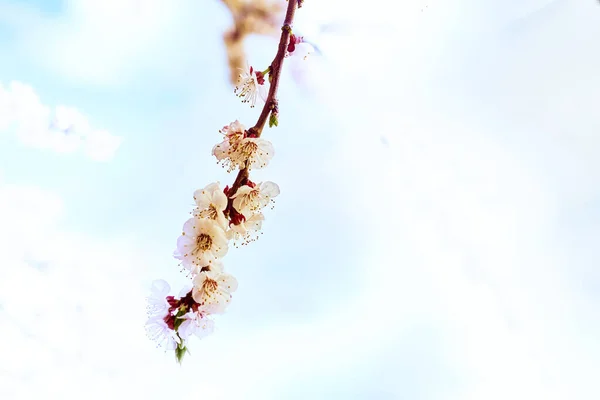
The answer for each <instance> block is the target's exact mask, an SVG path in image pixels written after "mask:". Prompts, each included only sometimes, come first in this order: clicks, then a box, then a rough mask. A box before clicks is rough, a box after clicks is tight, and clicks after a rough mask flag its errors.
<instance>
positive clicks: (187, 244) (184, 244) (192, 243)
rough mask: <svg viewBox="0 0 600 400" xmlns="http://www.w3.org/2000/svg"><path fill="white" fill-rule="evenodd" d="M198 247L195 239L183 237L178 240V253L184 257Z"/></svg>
mask: <svg viewBox="0 0 600 400" xmlns="http://www.w3.org/2000/svg"><path fill="white" fill-rule="evenodd" d="M194 247H196V239H195V237H192V236H188V235H182V236H179V237H178V238H177V251H178V252H179V254H181V255H184V254H187V253H189V252H190V251H192V250H193V249H194Z"/></svg>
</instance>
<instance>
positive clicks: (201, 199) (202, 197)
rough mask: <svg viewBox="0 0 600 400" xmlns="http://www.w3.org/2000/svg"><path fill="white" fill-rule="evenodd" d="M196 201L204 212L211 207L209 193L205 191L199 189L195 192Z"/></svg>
mask: <svg viewBox="0 0 600 400" xmlns="http://www.w3.org/2000/svg"><path fill="white" fill-rule="evenodd" d="M194 201H195V202H196V205H197V206H198V208H199V209H201V210H204V209H205V208H208V206H210V197H209V192H207V191H206V188H205V189H198V190H196V191H195V192H194Z"/></svg>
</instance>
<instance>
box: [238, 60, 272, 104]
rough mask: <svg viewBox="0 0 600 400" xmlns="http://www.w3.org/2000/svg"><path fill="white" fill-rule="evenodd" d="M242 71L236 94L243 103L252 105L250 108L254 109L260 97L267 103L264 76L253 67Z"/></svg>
mask: <svg viewBox="0 0 600 400" xmlns="http://www.w3.org/2000/svg"><path fill="white" fill-rule="evenodd" d="M241 71H242V72H241V73H240V75H239V78H238V82H237V85H236V86H235V89H234V93H235V94H236V95H237V96H238V97H240V98H241V99H242V103H250V107H254V106H255V104H256V100H257V99H258V96H260V97H261V99H262V100H263V101H266V99H267V96H266V93H265V91H266V90H265V76H264V74H263V73H262V72H260V71H255V70H254V68H252V67H251V66H250V67H248V69H244V70H241Z"/></svg>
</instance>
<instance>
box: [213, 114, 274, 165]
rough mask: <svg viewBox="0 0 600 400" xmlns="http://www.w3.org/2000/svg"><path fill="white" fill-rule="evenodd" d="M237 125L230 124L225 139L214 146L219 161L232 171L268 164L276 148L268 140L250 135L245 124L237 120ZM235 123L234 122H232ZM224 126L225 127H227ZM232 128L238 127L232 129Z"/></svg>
mask: <svg viewBox="0 0 600 400" xmlns="http://www.w3.org/2000/svg"><path fill="white" fill-rule="evenodd" d="M236 123H237V124H236V126H235V127H232V126H231V125H229V126H228V127H225V128H227V132H226V133H224V135H225V139H224V140H223V141H222V142H221V143H218V144H216V145H215V146H214V147H213V151H212V153H213V155H214V156H215V157H216V158H217V161H218V162H220V163H222V164H223V166H224V167H227V171H228V172H231V171H233V170H234V169H235V168H244V167H246V166H247V167H248V169H252V168H255V169H258V168H263V167H265V166H267V164H268V163H269V161H270V160H271V158H273V155H274V154H275V150H274V149H273V144H272V143H271V142H269V141H268V140H265V139H262V138H258V137H253V136H249V135H248V133H247V132H246V131H245V129H244V126H243V125H242V124H239V122H237V121H236ZM232 125H233V124H232ZM225 128H224V129H225ZM232 129H237V130H236V131H232Z"/></svg>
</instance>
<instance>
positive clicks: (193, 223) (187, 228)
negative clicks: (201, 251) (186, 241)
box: [183, 218, 202, 236]
mask: <svg viewBox="0 0 600 400" xmlns="http://www.w3.org/2000/svg"><path fill="white" fill-rule="evenodd" d="M200 221H202V220H201V219H198V218H190V219H188V220H187V221H185V223H184V224H183V233H184V234H185V235H188V236H196V235H197V233H198V228H199V224H198V223H199V222H200ZM185 235H184V236H185Z"/></svg>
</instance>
